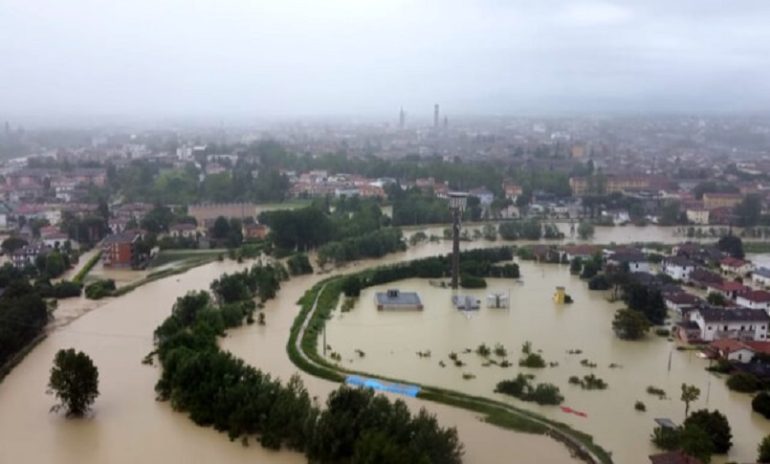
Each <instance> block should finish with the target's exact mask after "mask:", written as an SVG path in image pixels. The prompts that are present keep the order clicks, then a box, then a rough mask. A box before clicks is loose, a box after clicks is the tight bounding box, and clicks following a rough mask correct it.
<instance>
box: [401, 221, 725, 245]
mask: <svg viewBox="0 0 770 464" xmlns="http://www.w3.org/2000/svg"><path fill="white" fill-rule="evenodd" d="M545 222H548V221H545ZM555 224H556V226H557V227H558V228H559V230H560V231H561V232H562V233H563V234H564V237H565V238H564V239H562V240H545V239H544V240H541V241H540V242H543V243H560V242H561V243H565V242H576V243H600V244H611V243H636V242H660V243H679V242H683V241H698V240H703V241H716V240H717V239H716V238H713V237H708V238H701V239H695V238H687V237H686V236H685V235H684V233H683V229H682V228H678V227H660V226H654V225H648V226H643V227H637V226H633V225H626V226H614V227H604V226H596V227H595V229H594V230H595V232H594V236H593V237H591V238H590V239H587V240H581V239H580V238H579V237H578V236H577V233H575V234H573V233H572V232H571V230H570V224H568V223H566V222H558V223H555ZM483 226H484V225H483V224H481V223H472V224H468V225H467V226H464V227H463V229H468V231H469V233H471V234H472V233H473V231H474V230H479V231H481V229H482V227H483ZM448 227H449V226H448V225H447V226H429V227H421V226H409V227H405V228H404V231H405V232H404V235H406V236H411V235H412V234H413V233H416V232H417V231H423V232H425V233H426V234H427V235H429V236H430V235H435V236H437V237H443V234H444V229H446V228H448ZM576 227H577V225H576ZM736 231H737V229H736ZM501 243H513V244H515V243H529V241H522V240H520V241H516V242H505V241H501Z"/></svg>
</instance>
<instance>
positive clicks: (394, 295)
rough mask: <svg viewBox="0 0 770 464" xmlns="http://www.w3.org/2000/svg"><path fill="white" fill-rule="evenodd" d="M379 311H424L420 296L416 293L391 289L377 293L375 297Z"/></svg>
mask: <svg viewBox="0 0 770 464" xmlns="http://www.w3.org/2000/svg"><path fill="white" fill-rule="evenodd" d="M374 301H375V303H377V309H378V310H383V309H417V310H420V309H422V301H420V296H419V295H418V294H417V293H415V292H402V291H400V290H397V289H389V290H388V291H386V292H377V293H376V294H375V295H374Z"/></svg>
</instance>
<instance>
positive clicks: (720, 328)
mask: <svg viewBox="0 0 770 464" xmlns="http://www.w3.org/2000/svg"><path fill="white" fill-rule="evenodd" d="M688 319H689V320H690V321H691V322H694V323H695V324H697V326H698V330H699V331H700V335H699V338H700V340H702V341H704V342H712V341H714V340H720V339H723V338H730V339H736V340H754V341H765V340H766V339H767V327H768V324H770V316H768V315H767V312H765V311H763V310H761V309H749V308H730V309H724V308H700V309H695V310H693V311H690V313H688Z"/></svg>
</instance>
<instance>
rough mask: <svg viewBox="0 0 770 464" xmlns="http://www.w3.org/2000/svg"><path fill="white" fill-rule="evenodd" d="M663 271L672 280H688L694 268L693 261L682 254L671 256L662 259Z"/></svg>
mask: <svg viewBox="0 0 770 464" xmlns="http://www.w3.org/2000/svg"><path fill="white" fill-rule="evenodd" d="M662 264H663V266H662V269H663V273H665V274H666V275H668V276H669V277H671V278H672V279H674V280H679V281H688V280H690V273H692V271H694V270H695V263H693V262H692V261H690V260H689V259H687V258H685V257H683V256H671V257H667V258H665V259H664V260H663V263H662Z"/></svg>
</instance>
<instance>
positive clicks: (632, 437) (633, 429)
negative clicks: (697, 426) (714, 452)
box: [319, 262, 770, 464]
mask: <svg viewBox="0 0 770 464" xmlns="http://www.w3.org/2000/svg"><path fill="white" fill-rule="evenodd" d="M521 271H522V282H521V283H517V282H514V281H511V280H502V279H489V280H488V284H489V288H488V289H485V290H474V291H459V293H460V294H467V295H474V296H476V297H478V298H479V299H481V300H482V308H481V310H479V311H476V312H471V313H469V314H466V313H462V312H459V311H457V310H455V309H454V308H453V307H452V305H451V303H450V298H451V295H452V291H451V290H449V289H442V288H437V287H435V286H432V285H430V284H429V283H428V282H427V281H425V280H419V279H409V280H404V281H401V282H397V283H392V284H389V285H384V286H379V287H373V288H369V289H366V290H365V291H363V292H362V294H361V297H360V298H359V301H358V303H357V304H356V306H355V307H354V308H353V309H352V310H351V311H350V312H347V313H341V312H339V311H337V312H336V313H335V315H334V317H333V319H332V320H331V321H329V323H328V324H327V330H326V336H327V344H328V345H330V346H331V350H332V351H334V352H338V353H339V354H341V356H342V362H341V364H342V365H344V366H345V367H349V368H353V369H356V370H361V371H364V372H370V373H377V374H381V375H384V376H388V377H394V378H399V379H404V380H410V381H415V382H420V383H424V384H426V385H435V386H439V387H444V388H451V389H455V390H459V391H463V392H466V393H470V394H474V395H482V396H487V397H490V398H495V399H499V400H504V401H509V402H512V403H514V404H516V405H517V406H521V407H524V408H528V409H531V410H534V411H536V412H538V413H541V414H543V415H545V416H547V417H549V418H552V419H555V420H559V421H562V422H566V423H568V424H570V425H572V426H574V427H575V428H577V429H578V430H582V431H585V432H587V433H590V434H592V435H594V437H595V438H596V440H597V441H598V443H599V444H601V445H602V446H604V447H605V448H606V449H608V450H610V451H612V453H613V456H614V458H615V460H616V462H618V463H630V464H642V463H646V462H648V459H647V455H648V454H650V453H653V452H655V448H654V447H653V446H652V445H651V444H650V442H649V439H648V438H649V436H650V433H651V432H652V429H653V427H654V423H653V419H654V418H656V417H668V418H671V419H672V420H674V421H675V422H677V423H681V422H682V420H683V419H684V404H683V403H682V402H681V401H680V400H679V395H680V385H681V384H682V383H683V382H686V383H688V384H694V385H696V386H698V387H699V388H700V389H701V392H702V393H701V397H700V399H699V400H698V401H697V402H695V403H694V404H693V405H692V407H691V408H692V409H691V410H697V409H700V408H706V407H708V408H710V409H714V408H716V409H719V410H720V411H722V412H723V413H725V414H726V415H727V416H728V419H729V421H730V424H731V426H732V432H733V448H732V450H731V453H730V455H729V457H728V458H729V459H728V460H735V461H749V460H753V459H754V458H755V457H756V446H757V443H759V441H761V439H762V438H763V437H764V436H765V435H767V434H768V433H770V421H767V420H766V419H764V418H762V417H761V416H759V415H757V414H754V413H752V411H751V405H750V401H751V398H750V396H748V395H744V394H740V393H733V392H730V391H729V390H728V389H727V388H726V386H725V385H724V380H723V379H720V378H718V377H716V376H714V375H713V374H710V373H708V372H706V371H705V370H704V367H706V365H707V361H704V360H702V359H700V358H698V357H697V356H696V354H695V352H693V351H677V350H675V346H676V345H675V343H674V342H670V341H668V340H667V339H665V338H660V337H657V336H655V335H650V336H649V337H648V338H647V339H646V340H644V341H639V342H628V341H622V340H619V339H618V338H617V337H615V335H614V334H613V332H612V329H611V321H612V317H613V313H614V310H615V309H617V308H619V307H620V306H621V305H622V304H618V303H610V302H608V301H607V300H606V295H605V294H604V293H603V292H591V291H589V290H588V289H587V287H586V285H585V283H584V282H582V281H580V279H578V278H577V277H574V276H571V275H570V274H569V270H568V267H567V266H558V265H540V264H535V263H532V262H524V263H522V264H521ZM557 285H563V286H565V287H566V289H567V293H568V294H570V295H572V297H573V298H574V300H575V302H574V303H573V304H571V305H557V304H555V303H553V301H552V295H553V293H554V289H555V287H556V286H557ZM394 287H396V288H399V289H401V290H403V291H416V292H418V293H419V295H420V297H421V298H422V302H423V304H424V305H425V309H424V310H423V311H379V312H378V311H377V310H376V309H375V305H374V302H373V300H374V293H375V292H377V291H385V290H386V289H388V288H394ZM489 292H504V293H507V292H510V295H511V307H510V309H490V308H486V304H485V303H486V296H487V293H489ZM526 341H530V342H531V343H532V347H533V349H534V350H542V355H543V357H544V358H545V360H546V361H547V362H556V363H558V366H556V367H546V368H544V369H528V368H520V367H518V359H519V358H520V357H521V347H522V345H523V344H524V343H525V342H526ZM481 343H486V344H487V345H488V346H490V347H494V346H495V344H497V343H501V344H503V345H504V346H505V348H506V349H507V351H508V359H509V360H510V361H511V362H512V364H513V366H512V367H509V368H502V367H499V366H496V365H491V366H488V367H483V366H482V364H483V363H484V362H485V361H486V360H485V359H484V358H483V357H481V356H479V355H477V354H476V353H475V352H472V353H464V351H467V350H468V349H471V350H475V349H476V347H477V346H478V345H479V344H481ZM355 350H362V351H363V352H364V353H365V356H364V357H359V355H357V354H356V352H355ZM427 350H430V351H431V356H430V357H429V358H423V357H419V356H417V352H418V351H421V352H425V351H427ZM568 350H582V353H581V354H578V355H574V354H568V353H567V351H568ZM319 351H320V350H319ZM450 352H455V353H457V354H458V355H459V358H460V359H461V360H462V361H463V362H464V363H465V364H466V365H465V366H463V367H456V366H455V365H454V364H453V363H452V361H451V360H450V359H449V358H448V355H449V353H450ZM330 354H331V351H330V352H328V353H327V355H330ZM669 356H670V357H671V370H670V371H669V369H668V362H669ZM490 359H496V360H497V361H500V360H501V359H503V358H500V357H497V356H495V355H494V354H492V355H491V356H490ZM584 359H586V360H588V362H590V363H595V364H596V367H595V368H590V367H586V366H583V365H581V361H582V360H584ZM440 361H443V363H444V364H445V365H446V367H441V366H440ZM611 364H615V365H618V366H620V367H613V368H611V367H610V365H611ZM519 372H525V373H531V374H534V375H535V382H549V383H553V384H556V385H558V386H559V388H560V389H561V392H562V394H563V395H564V397H565V401H564V403H563V406H568V407H570V408H572V409H575V410H577V411H581V412H585V413H586V415H587V417H579V416H577V415H573V414H567V413H564V412H562V410H561V409H560V408H558V407H554V406H537V405H536V404H534V403H524V402H521V401H519V400H516V399H513V398H510V397H506V396H504V395H499V394H495V393H494V392H493V390H494V387H495V385H496V383H497V382H499V381H500V380H503V379H512V378H514V377H516V374H517V373H519ZM463 374H472V375H474V376H475V378H473V379H464V378H463ZM587 374H594V375H596V376H598V377H600V378H602V379H603V380H605V381H606V382H607V383H608V384H609V388H608V389H607V390H604V391H600V390H593V391H590V390H582V389H581V388H580V387H579V386H575V385H570V384H569V383H568V379H569V377H570V376H579V377H581V378H582V377H583V376H584V375H587ZM650 385H652V386H655V387H658V388H662V389H664V390H665V391H666V393H667V394H668V396H669V397H670V398H669V399H665V400H660V399H658V398H657V397H654V396H651V395H649V394H647V393H646V389H647V387H648V386H650ZM637 400H640V401H643V402H644V403H645V404H646V406H647V412H637V411H635V410H634V403H635V402H636V401H637ZM619 424H622V426H620V425H619ZM717 462H718V461H717Z"/></svg>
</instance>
